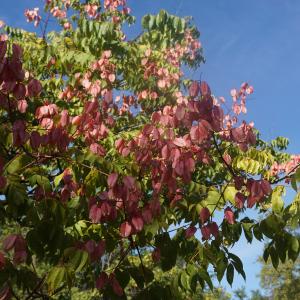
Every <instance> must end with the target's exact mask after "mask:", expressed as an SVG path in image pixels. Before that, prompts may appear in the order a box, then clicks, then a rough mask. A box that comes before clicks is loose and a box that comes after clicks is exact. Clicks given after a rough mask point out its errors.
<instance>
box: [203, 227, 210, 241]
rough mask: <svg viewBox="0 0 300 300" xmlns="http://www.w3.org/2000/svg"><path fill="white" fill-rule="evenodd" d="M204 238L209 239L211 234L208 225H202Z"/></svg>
mask: <svg viewBox="0 0 300 300" xmlns="http://www.w3.org/2000/svg"><path fill="white" fill-rule="evenodd" d="M201 233H202V238H203V239H204V240H208V239H209V237H210V234H211V231H210V227H209V226H208V225H205V226H202V227H201Z"/></svg>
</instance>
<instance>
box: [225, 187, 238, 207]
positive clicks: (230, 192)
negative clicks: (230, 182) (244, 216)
mask: <svg viewBox="0 0 300 300" xmlns="http://www.w3.org/2000/svg"><path fill="white" fill-rule="evenodd" d="M236 193H237V189H236V188H235V187H234V186H227V187H226V188H225V191H224V198H225V200H228V201H230V203H231V204H232V205H235V195H236Z"/></svg>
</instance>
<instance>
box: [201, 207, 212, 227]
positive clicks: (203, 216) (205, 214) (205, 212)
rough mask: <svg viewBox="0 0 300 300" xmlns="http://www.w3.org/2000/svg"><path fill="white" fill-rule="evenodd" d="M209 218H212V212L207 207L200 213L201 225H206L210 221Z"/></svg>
mask: <svg viewBox="0 0 300 300" xmlns="http://www.w3.org/2000/svg"><path fill="white" fill-rule="evenodd" d="M209 217H210V211H209V209H208V208H207V207H203V208H202V209H201V211H200V220H201V223H202V224H203V223H205V222H207V221H208V220H209Z"/></svg>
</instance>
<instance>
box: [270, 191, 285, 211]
mask: <svg viewBox="0 0 300 300" xmlns="http://www.w3.org/2000/svg"><path fill="white" fill-rule="evenodd" d="M284 193H285V188H284V187H283V186H277V187H276V188H275V189H274V190H273V192H272V195H271V202H272V210H273V211H274V212H275V213H280V212H281V211H282V209H283V206H284V201H283V199H282V195H283V194H284Z"/></svg>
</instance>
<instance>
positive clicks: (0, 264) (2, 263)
mask: <svg viewBox="0 0 300 300" xmlns="http://www.w3.org/2000/svg"><path fill="white" fill-rule="evenodd" d="M4 267H5V257H4V254H3V252H1V251H0V270H1V269H3V268H4Z"/></svg>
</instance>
